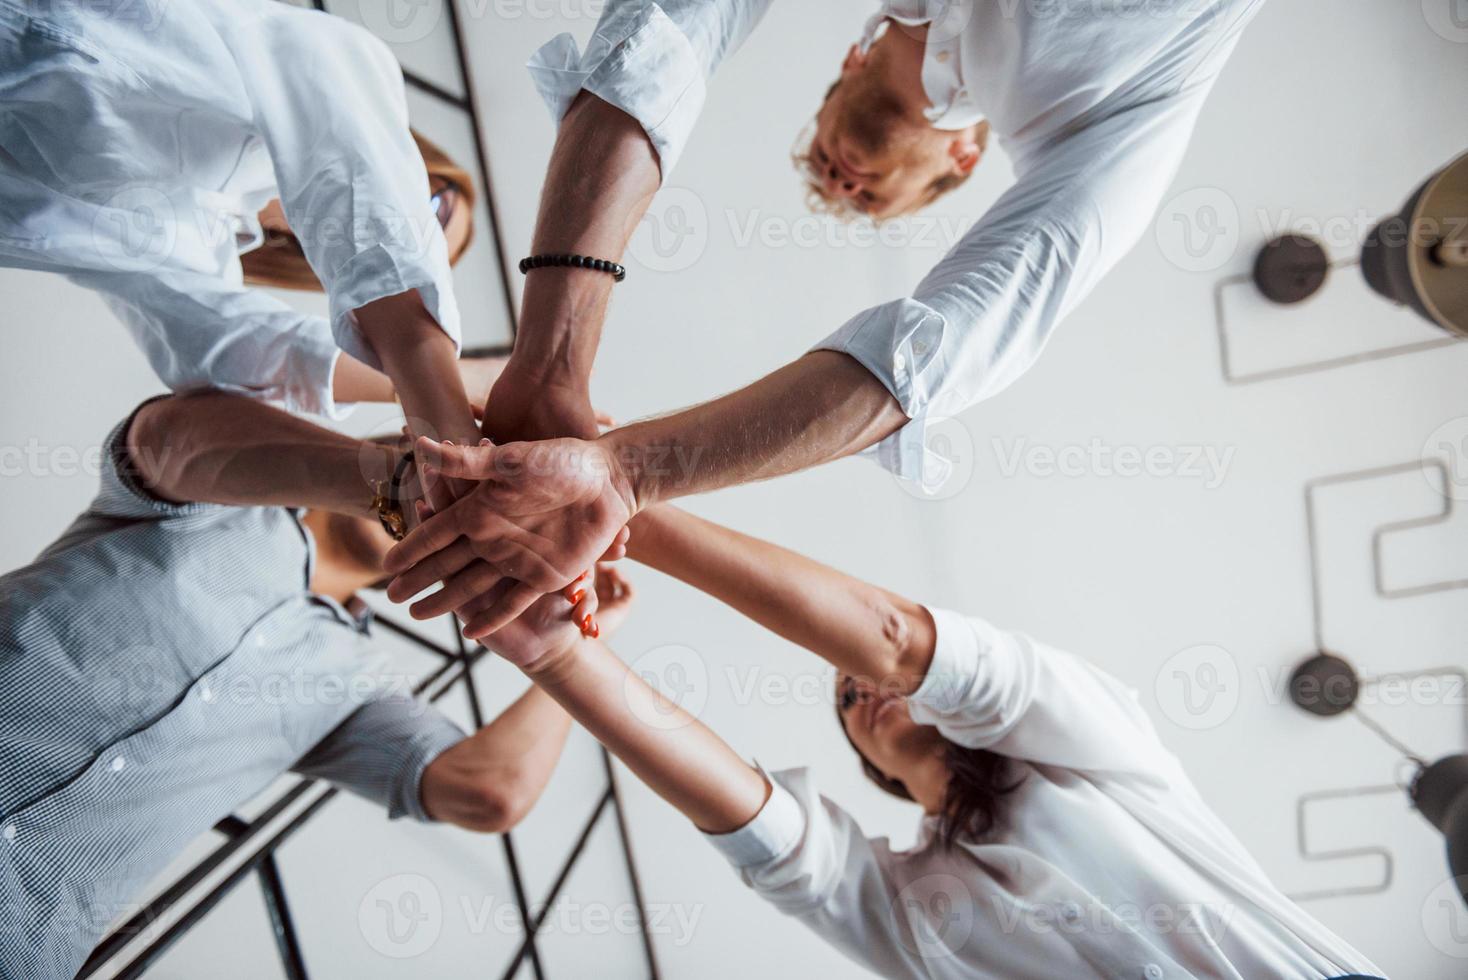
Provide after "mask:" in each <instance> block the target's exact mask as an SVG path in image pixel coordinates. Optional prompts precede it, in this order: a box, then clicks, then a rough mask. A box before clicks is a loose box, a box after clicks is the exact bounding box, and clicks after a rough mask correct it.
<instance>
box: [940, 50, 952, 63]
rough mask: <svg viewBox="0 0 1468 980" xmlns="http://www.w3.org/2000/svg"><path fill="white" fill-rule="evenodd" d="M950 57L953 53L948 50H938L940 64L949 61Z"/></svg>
mask: <svg viewBox="0 0 1468 980" xmlns="http://www.w3.org/2000/svg"><path fill="white" fill-rule="evenodd" d="M950 57H951V55H950V54H949V53H948V52H947V51H939V52H938V63H939V64H947V63H948V59H949V58H950Z"/></svg>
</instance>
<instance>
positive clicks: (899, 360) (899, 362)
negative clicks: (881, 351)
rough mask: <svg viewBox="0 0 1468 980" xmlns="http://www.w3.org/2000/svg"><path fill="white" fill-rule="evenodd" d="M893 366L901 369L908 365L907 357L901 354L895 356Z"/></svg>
mask: <svg viewBox="0 0 1468 980" xmlns="http://www.w3.org/2000/svg"><path fill="white" fill-rule="evenodd" d="M892 366H893V367H895V368H896V369H897V370H899V371H901V370H902V369H903V368H905V367H907V358H905V357H903V356H902V355H901V354H897V355H895V356H893V358H892Z"/></svg>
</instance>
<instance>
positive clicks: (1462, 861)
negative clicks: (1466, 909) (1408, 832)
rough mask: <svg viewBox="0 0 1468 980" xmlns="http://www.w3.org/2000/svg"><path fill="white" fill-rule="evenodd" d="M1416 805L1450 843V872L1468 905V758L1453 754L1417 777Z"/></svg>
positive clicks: (1413, 783) (1414, 788)
mask: <svg viewBox="0 0 1468 980" xmlns="http://www.w3.org/2000/svg"><path fill="white" fill-rule="evenodd" d="M1412 803H1413V805H1415V806H1416V807H1417V809H1418V810H1419V811H1420V812H1421V814H1422V815H1423V816H1424V817H1426V818H1427V821H1428V822H1429V823H1431V824H1432V825H1433V826H1434V827H1436V828H1437V829H1438V830H1440V831H1442V833H1443V837H1444V838H1445V839H1446V840H1447V844H1448V869H1449V870H1450V871H1451V872H1452V874H1453V877H1454V878H1455V879H1456V880H1457V882H1458V892H1459V894H1461V895H1462V896H1463V901H1464V902H1468V755H1450V756H1446V757H1444V758H1442V759H1439V760H1437V761H1436V762H1434V763H1433V764H1432V765H1430V766H1428V767H1426V768H1425V769H1423V770H1422V771H1421V772H1419V773H1418V774H1417V778H1416V779H1415V780H1413V782H1412Z"/></svg>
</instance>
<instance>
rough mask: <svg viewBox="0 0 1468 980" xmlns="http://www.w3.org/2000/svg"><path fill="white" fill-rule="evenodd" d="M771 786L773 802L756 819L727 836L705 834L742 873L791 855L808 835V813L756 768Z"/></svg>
mask: <svg viewBox="0 0 1468 980" xmlns="http://www.w3.org/2000/svg"><path fill="white" fill-rule="evenodd" d="M756 768H758V769H759V773H760V775H761V776H764V777H765V782H767V783H769V785H770V798H769V799H768V800H765V805H764V806H762V807H760V811H759V813H757V814H755V815H754V819H753V820H751V821H750V822H749V823H747V824H745V825H744V826H743V827H740V828H739V829H738V830H736V831H734V832H733V833H728V834H705V835H704V837H706V838H707V839H708V842H709V843H710V844H713V845H714V847H715V848H717V849H718V851H719V852H720V853H721V854H723V855H724V857H725V858H726V859H727V860H728V861H729V863H730V864H732V865H733V866H734V867H736V868H739V869H744V868H750V867H755V866H757V865H762V864H768V863H770V862H771V861H774V860H777V859H778V858H781V857H783V856H784V855H786V854H788V853H789V852H790V850H791V848H793V847H795V845H796V844H797V843H799V842H800V838H801V837H802V836H803V835H804V833H805V811H803V810H801V808H800V804H799V803H798V802H797V801H796V799H795V796H794V795H793V794H792V793H791V792H790V791H789V790H788V789H786V788H785V787H784V786H782V785H781V784H780V782H779V781H778V780H776V779H774V778H771V776H770V775H769V774H768V773H766V772H765V770H764V769H763V768H762V767H759V766H756Z"/></svg>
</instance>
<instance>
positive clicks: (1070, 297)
mask: <svg viewBox="0 0 1468 980" xmlns="http://www.w3.org/2000/svg"><path fill="white" fill-rule="evenodd" d="M770 2H771V0H662V2H661V3H655V2H653V0H609V2H608V4H607V7H606V10H605V12H604V14H603V16H602V19H601V22H600V23H599V24H598V25H597V29H596V32H595V34H594V35H593V38H592V41H591V43H590V44H589V45H588V47H587V50H586V52H585V53H584V54H583V53H581V52H579V51H578V50H577V48H576V44H575V42H574V41H573V40H572V39H571V37H570V36H569V35H561V36H560V37H557V38H556V39H554V40H552V41H551V42H550V43H549V44H547V45H546V46H545V47H544V48H542V49H541V50H540V52H539V53H537V55H536V56H535V58H534V59H532V61H531V63H530V69H531V73H532V75H533V76H534V78H535V80H536V83H537V85H538V86H539V88H540V90H541V93H542V95H543V96H544V97H545V99H546V102H547V104H548V105H549V106H550V107H551V110H552V112H553V113H554V114H555V116H556V118H558V119H559V118H560V117H561V116H562V115H564V113H565V111H566V109H567V108H568V107H569V106H570V104H571V101H572V100H573V99H574V98H575V96H576V94H577V93H578V92H579V91H580V90H581V89H583V88H584V89H586V90H587V91H589V92H592V93H593V94H595V95H597V96H598V97H600V98H602V99H604V100H605V101H607V102H609V103H611V104H612V105H614V106H617V107H618V108H620V109H622V110H623V111H625V112H627V113H628V114H629V115H631V116H633V117H634V118H636V119H637V120H638V121H639V122H640V123H642V125H643V127H644V129H646V131H647V134H648V136H649V138H650V139H651V140H652V143H653V146H654V147H655V148H656V150H657V152H658V154H659V158H660V160H661V165H662V176H663V179H664V180H665V181H666V180H667V177H668V174H669V173H670V172H671V171H672V169H673V166H674V165H675V164H676V162H677V160H678V157H679V155H680V154H681V153H682V150H683V147H684V145H685V144H686V143H687V140H688V137H689V134H690V133H691V131H692V129H693V125H694V121H695V119H696V117H697V116H698V113H699V111H700V109H701V108H702V106H703V101H704V86H705V82H706V80H707V78H708V77H709V76H710V75H711V74H712V72H713V71H714V69H715V68H716V67H717V66H718V64H719V63H720V61H722V59H723V58H724V57H725V56H726V55H728V54H729V53H731V52H732V51H733V50H735V49H736V48H737V47H738V46H739V45H740V44H741V43H743V41H744V39H745V38H746V37H747V36H748V35H749V32H750V31H751V30H753V28H754V26H755V25H756V24H757V23H758V22H759V19H760V18H761V16H762V15H763V14H764V12H765V10H766V9H767V8H768V6H769V4H770ZM1261 3H1262V0H1117V2H1113V3H1095V2H1091V0H1045V2H1040V3H1035V2H1003V0H884V2H882V3H881V5H880V10H879V12H878V15H877V17H876V18H875V19H874V20H873V22H872V24H871V26H870V27H869V29H868V32H867V37H866V38H865V39H864V41H865V42H866V43H870V40H871V37H872V32H873V31H874V30H875V29H876V28H877V26H878V25H879V24H880V23H881V21H882V19H883V18H887V17H890V18H892V19H894V20H897V21H899V22H902V23H905V24H910V25H919V24H927V25H929V39H928V44H927V55H926V58H925V62H924V67H923V84H924V88H925V89H926V91H927V94H928V98H929V100H930V101H931V102H932V110H931V111H930V112H929V118H930V120H931V121H932V122H933V123H934V125H936V126H938V127H940V128H945V129H957V128H962V127H964V126H968V125H972V124H973V123H975V122H977V121H979V120H980V119H988V120H989V123H990V124H991V126H992V130H993V133H994V135H995V136H996V137H997V139H998V140H999V142H1000V143H1001V144H1002V145H1003V146H1004V149H1005V152H1006V153H1007V154H1008V155H1009V157H1010V158H1011V160H1012V161H1013V163H1014V168H1015V173H1016V176H1017V180H1016V182H1015V184H1014V186H1013V187H1012V188H1010V190H1009V191H1008V192H1007V193H1005V194H1004V195H1003V196H1002V197H1001V198H1000V199H999V201H998V202H997V203H996V204H995V205H994V207H993V208H991V209H990V210H989V211H988V213H986V214H985V215H984V216H983V217H982V218H981V219H980V220H979V221H978V222H977V223H976V224H975V225H974V226H973V228H971V229H970V230H969V232H968V233H967V234H966V235H965V236H964V238H963V239H962V240H961V241H960V242H959V243H958V244H957V245H956V246H955V247H954V248H953V249H952V250H951V251H950V252H949V254H948V255H947V256H946V257H945V258H944V259H943V261H942V262H940V263H939V264H938V266H937V267H936V268H934V269H933V271H932V272H930V273H929V274H928V275H927V276H926V277H925V278H924V279H923V280H922V282H920V283H919V284H918V287H917V289H916V290H914V292H913V294H912V295H911V296H909V297H904V298H902V299H898V300H895V301H893V302H890V303H887V304H884V305H882V306H878V307H876V308H874V309H871V310H867V311H866V312H863V313H861V314H859V315H857V316H856V317H854V318H853V319H851V320H850V321H849V322H848V323H846V325H845V326H843V327H842V328H841V329H840V330H838V331H837V332H836V333H835V334H833V335H832V336H830V337H828V338H827V339H826V340H824V341H822V342H821V343H820V344H819V345H818V347H819V348H824V349H830V350H840V351H845V352H846V353H848V354H850V355H851V356H852V357H854V358H856V359H857V360H858V361H859V362H861V364H862V365H864V366H865V367H866V368H867V369H868V370H869V371H871V372H872V374H874V375H875V376H876V377H877V378H879V379H880V380H881V381H882V383H883V384H885V385H886V386H887V388H888V389H889V390H890V391H891V392H892V394H893V395H894V396H895V397H896V398H897V400H898V401H899V402H900V403H901V405H902V408H903V410H904V411H905V412H906V413H907V415H908V416H909V418H911V420H912V421H911V422H910V423H909V424H908V425H907V426H905V427H904V428H902V429H900V430H899V431H897V432H896V433H894V434H892V435H891V436H889V437H888V438H887V439H885V440H884V441H883V442H881V443H880V444H878V445H877V446H875V447H873V448H872V449H871V450H869V452H870V453H871V454H872V455H874V456H875V457H876V458H877V459H878V461H879V462H881V464H882V465H883V466H885V467H887V468H888V469H890V470H892V471H893V472H895V473H897V474H899V475H900V476H903V477H906V478H909V479H914V480H920V481H922V482H923V483H924V484H925V485H929V486H933V485H936V484H938V483H941V482H942V480H943V479H945V478H946V475H947V470H948V464H947V462H946V461H945V460H944V459H943V458H942V457H941V456H940V455H939V454H937V453H935V452H931V451H929V450H927V449H926V448H925V432H926V428H927V426H928V424H929V423H930V421H932V420H935V419H941V418H944V417H947V416H951V415H954V414H955V413H957V412H959V411H962V410H963V409H965V408H967V407H969V406H970V405H973V404H974V403H976V402H978V401H981V400H983V399H985V398H988V397H991V396H993V395H995V394H997V393H998V392H1000V391H1002V390H1003V389H1004V388H1006V387H1007V386H1008V385H1010V384H1011V383H1012V382H1013V381H1014V380H1015V379H1016V378H1018V377H1019V376H1020V375H1021V374H1023V373H1024V372H1025V371H1026V370H1027V369H1028V368H1029V366H1030V365H1031V364H1032V363H1033V362H1034V361H1035V359H1036V358H1037V357H1038V356H1039V354H1040V352H1041V350H1042V349H1043V348H1044V346H1045V342H1046V341H1047V340H1048V339H1049V337H1050V334H1051V331H1052V330H1053V329H1054V327H1055V325H1056V324H1057V323H1058V322H1059V321H1060V320H1061V319H1062V318H1063V317H1064V316H1065V315H1066V314H1067V313H1069V312H1070V311H1071V310H1072V309H1074V308H1075V306H1076V304H1078V303H1079V302H1080V301H1081V300H1082V299H1083V298H1084V297H1085V296H1086V295H1087V294H1088V293H1089V292H1090V291H1091V289H1092V288H1093V287H1094V286H1095V285H1096V283H1097V282H1098V281H1099V280H1100V279H1101V277H1102V276H1104V275H1105V274H1106V273H1107V272H1108V271H1109V270H1110V269H1111V267H1112V266H1114V265H1115V264H1116V263H1117V262H1118V261H1119V260H1120V259H1121V257H1122V256H1123V255H1125V254H1126V253H1127V252H1128V251H1129V250H1130V249H1131V247H1132V246H1133V245H1134V244H1135V243H1136V242H1137V241H1138V239H1139V238H1140V237H1141V235H1142V233H1143V231H1144V230H1145V229H1146V227H1147V224H1148V223H1149V222H1150V220H1151V218H1152V215H1153V213H1154V212H1155V211H1156V210H1157V207H1158V205H1159V204H1160V203H1161V200H1162V195H1163V194H1164V193H1165V192H1166V190H1167V187H1168V185H1169V184H1170V183H1171V181H1172V178H1173V176H1174V174H1175V173H1176V171H1177V167H1178V164H1179V162H1180V161H1181V158H1182V155H1183V151H1184V150H1185V148H1186V147H1187V143H1188V139H1189V137H1190V136H1191V134H1192V130H1193V125H1194V122H1195V121H1196V119H1197V116H1198V111H1199V109H1200V108H1201V107H1202V104H1203V100H1204V99H1205V98H1206V97H1207V95H1208V92H1209V91H1210V90H1211V88H1212V86H1213V83H1214V81H1215V80H1216V78H1217V77H1218V73H1219V71H1220V70H1221V69H1222V67H1223V64H1224V62H1225V61H1226V60H1227V59H1228V56H1229V55H1230V54H1231V53H1232V51H1233V48H1234V45H1235V43H1236V42H1237V40H1238V38H1239V35H1240V33H1241V31H1242V30H1243V28H1244V26H1245V25H1246V24H1247V23H1248V22H1249V20H1250V19H1251V18H1252V17H1253V15H1254V14H1255V12H1256V11H1257V10H1258V8H1259V7H1260V5H1261ZM813 94H815V95H818V94H819V93H813Z"/></svg>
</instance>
